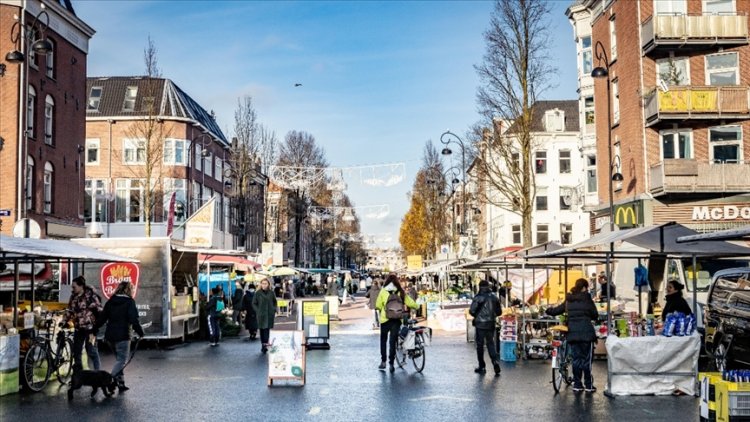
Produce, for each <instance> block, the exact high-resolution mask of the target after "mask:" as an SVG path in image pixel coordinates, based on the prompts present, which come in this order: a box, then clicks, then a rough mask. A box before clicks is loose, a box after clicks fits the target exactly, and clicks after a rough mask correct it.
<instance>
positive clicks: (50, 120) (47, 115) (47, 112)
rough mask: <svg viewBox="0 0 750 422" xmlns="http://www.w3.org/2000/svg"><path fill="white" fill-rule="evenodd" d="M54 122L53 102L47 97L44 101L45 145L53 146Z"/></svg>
mask: <svg viewBox="0 0 750 422" xmlns="http://www.w3.org/2000/svg"><path fill="white" fill-rule="evenodd" d="M54 120H55V100H53V99H52V97H50V96H49V95H47V98H46V99H45V101H44V143H45V144H47V145H53V144H54V142H53V138H52V135H53V130H54V124H55V122H54Z"/></svg>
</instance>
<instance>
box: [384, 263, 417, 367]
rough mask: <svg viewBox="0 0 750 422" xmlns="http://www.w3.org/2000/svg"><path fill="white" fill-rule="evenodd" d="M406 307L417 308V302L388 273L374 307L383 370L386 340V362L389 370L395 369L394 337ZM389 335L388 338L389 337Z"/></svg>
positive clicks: (405, 312) (406, 313) (406, 314)
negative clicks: (378, 314)
mask: <svg viewBox="0 0 750 422" xmlns="http://www.w3.org/2000/svg"><path fill="white" fill-rule="evenodd" d="M406 307H409V308H412V309H417V304H416V302H414V301H413V300H412V298H410V297H409V296H407V295H406V292H405V291H404V289H403V288H402V287H401V283H399V282H398V277H396V275H395V274H390V275H388V278H387V279H386V280H385V286H384V287H383V288H382V289H381V290H380V293H378V298H377V300H376V301H375V309H377V310H378V311H379V312H380V366H378V369H380V370H381V371H385V359H386V354H385V344H386V342H388V346H389V347H388V362H389V363H390V371H391V372H393V371H395V368H394V367H393V361H394V360H395V359H396V338H397V337H398V332H399V328H401V320H402V319H403V318H405V317H408V315H409V313H408V312H407V311H406ZM389 336H390V338H389Z"/></svg>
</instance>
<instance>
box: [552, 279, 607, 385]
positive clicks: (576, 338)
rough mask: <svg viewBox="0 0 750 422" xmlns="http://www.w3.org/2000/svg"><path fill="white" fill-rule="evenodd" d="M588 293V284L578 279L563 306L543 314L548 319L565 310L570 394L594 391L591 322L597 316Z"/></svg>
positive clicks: (592, 332)
mask: <svg viewBox="0 0 750 422" xmlns="http://www.w3.org/2000/svg"><path fill="white" fill-rule="evenodd" d="M588 289H589V282H588V280H586V279H585V278H579V279H578V280H576V284H575V286H574V287H573V288H572V289H570V293H568V294H567V296H566V298H565V302H563V303H562V304H560V305H558V306H555V307H553V308H549V309H547V310H546V311H545V312H546V313H547V314H548V315H552V316H556V315H561V314H563V313H564V312H565V311H566V310H567V312H568V318H567V320H568V335H567V342H568V347H569V348H570V350H571V352H572V355H573V391H575V392H577V393H578V392H581V391H583V390H584V389H585V390H586V392H587V393H593V392H595V391H596V387H594V377H593V376H592V375H591V361H592V360H593V356H594V354H593V348H594V343H595V342H596V331H594V326H593V325H592V324H591V321H596V320H597V319H598V318H599V312H598V311H597V310H596V305H594V301H593V300H592V299H591V295H590V294H589V292H588ZM581 376H583V381H581Z"/></svg>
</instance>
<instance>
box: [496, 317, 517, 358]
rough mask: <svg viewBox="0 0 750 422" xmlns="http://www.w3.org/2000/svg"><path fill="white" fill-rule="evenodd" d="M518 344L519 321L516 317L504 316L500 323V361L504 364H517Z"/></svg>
mask: <svg viewBox="0 0 750 422" xmlns="http://www.w3.org/2000/svg"><path fill="white" fill-rule="evenodd" d="M517 344H518V321H517V320H516V317H515V315H506V316H503V317H502V319H501V321H500V359H501V360H502V361H504V362H515V361H516V347H517Z"/></svg>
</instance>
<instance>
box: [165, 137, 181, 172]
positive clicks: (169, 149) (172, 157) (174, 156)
mask: <svg viewBox="0 0 750 422" xmlns="http://www.w3.org/2000/svg"><path fill="white" fill-rule="evenodd" d="M186 163H187V159H186V155H185V140H184V139H171V138H170V139H165V140H164V164H174V165H182V166H184V165H185V164H186Z"/></svg>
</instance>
